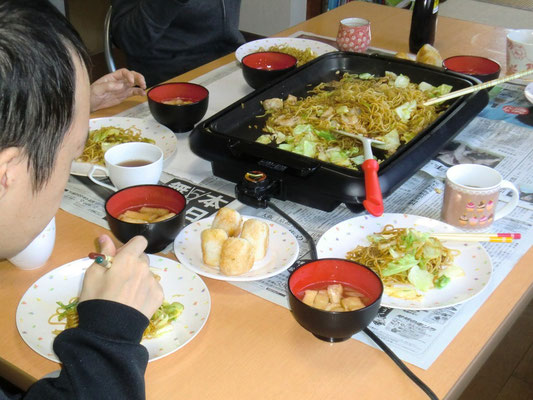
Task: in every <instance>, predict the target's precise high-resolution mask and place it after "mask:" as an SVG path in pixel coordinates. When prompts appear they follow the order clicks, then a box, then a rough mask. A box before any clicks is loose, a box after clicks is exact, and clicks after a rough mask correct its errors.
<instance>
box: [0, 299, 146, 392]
mask: <svg viewBox="0 0 533 400" xmlns="http://www.w3.org/2000/svg"><path fill="white" fill-rule="evenodd" d="M78 314H79V318H80V322H79V327H77V328H72V329H67V330H65V331H63V332H62V333H60V334H59V335H58V336H57V338H56V340H55V342H54V351H55V353H56V354H57V356H58V357H59V359H60V360H61V362H62V364H63V365H62V370H61V373H60V375H59V377H58V378H45V379H41V380H39V381H37V382H36V383H35V384H33V385H32V386H31V387H30V388H29V390H28V391H27V393H25V394H24V395H12V396H9V395H7V394H2V393H0V399H21V398H22V399H27V400H30V399H39V400H46V399H54V400H61V399H80V400H82V399H87V400H89V399H91V400H94V399H99V400H105V399H110V400H111V399H113V400H117V399H128V400H137V399H144V398H145V386H144V372H145V370H146V365H147V363H148V351H147V350H146V348H145V347H144V346H142V345H141V344H140V341H141V338H142V334H143V332H144V330H145V329H146V327H147V326H148V322H149V321H148V318H146V316H144V315H143V314H142V313H140V312H139V311H137V310H135V309H133V308H131V307H128V306H125V305H123V304H120V303H115V302H112V301H106V300H89V301H84V302H82V303H80V304H79V305H78Z"/></svg>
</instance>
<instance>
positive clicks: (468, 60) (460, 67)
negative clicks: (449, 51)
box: [442, 56, 502, 82]
mask: <svg viewBox="0 0 533 400" xmlns="http://www.w3.org/2000/svg"><path fill="white" fill-rule="evenodd" d="M442 65H443V67H444V68H446V69H448V70H450V71H454V72H459V73H461V74H466V75H470V76H473V77H474V78H477V79H479V80H480V81H481V82H487V81H491V80H493V79H496V78H498V76H500V72H501V70H502V67H501V66H500V64H498V63H497V62H496V61H494V60H492V59H490V58H486V57H480V56H453V57H448V58H446V59H445V60H444V61H443V62H442Z"/></svg>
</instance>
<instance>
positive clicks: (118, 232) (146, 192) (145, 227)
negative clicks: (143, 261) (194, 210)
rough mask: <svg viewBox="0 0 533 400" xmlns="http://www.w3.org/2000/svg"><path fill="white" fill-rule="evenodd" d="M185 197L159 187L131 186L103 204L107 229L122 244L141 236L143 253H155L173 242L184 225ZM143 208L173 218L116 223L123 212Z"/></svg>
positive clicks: (119, 221)
mask: <svg viewBox="0 0 533 400" xmlns="http://www.w3.org/2000/svg"><path fill="white" fill-rule="evenodd" d="M186 205H187V201H186V199H185V196H183V195H182V194H181V193H180V192H178V191H177V190H175V189H172V188H171V187H168V186H163V185H139V186H131V187H128V188H125V189H122V190H119V191H118V192H116V193H114V194H113V195H111V196H110V197H109V198H108V199H107V201H106V203H105V211H106V215H107V222H108V223H109V228H110V229H111V232H113V234H114V235H115V237H116V238H117V239H118V240H120V241H121V242H122V243H126V242H127V241H128V240H130V239H131V238H133V237H134V236H137V235H141V236H144V237H145V238H146V240H147V241H148V247H147V248H146V252H147V253H157V252H159V251H161V250H163V249H164V248H165V247H167V246H168V245H169V244H170V243H172V242H173V241H174V239H175V238H176V236H178V233H179V232H180V230H181V229H182V228H183V225H184V222H185V207H186ZM143 206H147V207H156V208H165V209H167V210H169V211H171V212H173V213H175V214H176V215H175V216H174V217H172V218H169V219H166V220H164V221H160V222H154V223H148V224H136V223H130V222H124V221H121V220H119V219H118V217H119V215H120V214H122V213H124V212H125V211H127V210H135V211H136V210H138V209H140V208H141V207H143Z"/></svg>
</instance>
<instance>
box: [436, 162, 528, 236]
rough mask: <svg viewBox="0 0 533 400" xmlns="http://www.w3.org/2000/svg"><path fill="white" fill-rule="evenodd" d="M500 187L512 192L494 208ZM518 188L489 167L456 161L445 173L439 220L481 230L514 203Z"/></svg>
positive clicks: (462, 227) (513, 205)
mask: <svg viewBox="0 0 533 400" xmlns="http://www.w3.org/2000/svg"><path fill="white" fill-rule="evenodd" d="M502 189H507V190H510V191H511V192H512V197H511V200H510V201H509V203H507V204H506V205H505V206H503V207H501V208H500V209H498V210H496V208H497V205H498V197H499V194H500V191H501V190H502ZM518 196H519V193H518V190H517V189H516V187H515V185H513V184H512V183H511V182H509V181H506V180H504V179H503V178H502V176H501V175H500V173H499V172H498V171H496V170H495V169H493V168H490V167H487V166H485V165H479V164H459V165H455V166H453V167H451V168H450V169H448V171H447V172H446V186H445V189H444V203H443V207H442V220H443V221H444V222H446V223H448V224H450V225H453V226H456V227H458V228H461V229H465V230H484V229H486V228H488V227H489V226H490V225H491V224H492V223H493V222H494V221H495V220H497V219H500V218H503V217H505V216H506V215H508V214H509V213H510V212H511V211H513V210H514V209H515V207H516V206H517V205H518Z"/></svg>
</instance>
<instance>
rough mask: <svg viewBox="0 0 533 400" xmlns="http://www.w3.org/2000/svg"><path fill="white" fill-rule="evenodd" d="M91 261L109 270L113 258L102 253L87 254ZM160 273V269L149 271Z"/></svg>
mask: <svg viewBox="0 0 533 400" xmlns="http://www.w3.org/2000/svg"><path fill="white" fill-rule="evenodd" d="M88 257H89V258H90V259H91V260H94V262H95V263H97V264H99V265H101V266H102V267H106V268H111V263H112V262H113V256H107V255H105V254H102V253H89V256H88ZM154 270H155V271H160V270H161V268H157V267H152V266H151V267H150V271H154Z"/></svg>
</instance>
